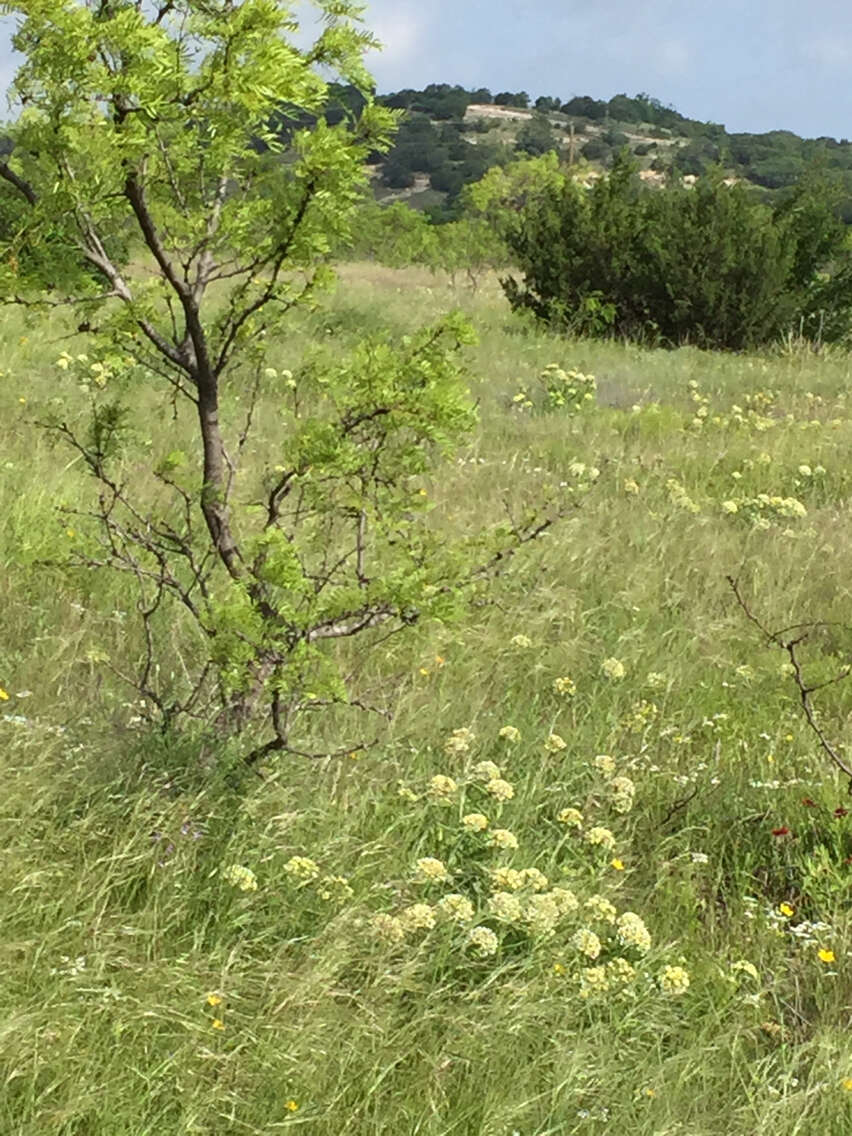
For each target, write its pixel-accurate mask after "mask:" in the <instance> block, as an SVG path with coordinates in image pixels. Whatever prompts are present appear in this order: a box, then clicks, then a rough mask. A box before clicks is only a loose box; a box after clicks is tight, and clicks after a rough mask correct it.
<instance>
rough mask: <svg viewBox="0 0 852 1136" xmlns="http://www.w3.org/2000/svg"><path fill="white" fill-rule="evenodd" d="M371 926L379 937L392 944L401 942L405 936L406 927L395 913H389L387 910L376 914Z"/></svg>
mask: <svg viewBox="0 0 852 1136" xmlns="http://www.w3.org/2000/svg"><path fill="white" fill-rule="evenodd" d="M370 926H371V927H372V930H373V933H374V934H375V935H376V937H377V938H379V939H381V940H382V942H384V943H388V944H389V945H391V946H394V945H396V944H397V943H401V942H402V941H403V939H404V938H405V927H404V926H403V924H402V921H401V920H400V919H398V918H397V916H395V915H388V914H386V913H385V912H382V913H381V914H379V915H374V916H373V918H372V919H371V920H370Z"/></svg>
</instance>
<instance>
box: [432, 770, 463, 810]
mask: <svg viewBox="0 0 852 1136" xmlns="http://www.w3.org/2000/svg"><path fill="white" fill-rule="evenodd" d="M457 789H458V785H457V784H456V783H455V781H454V780H453V779H452V777H447V776H446V775H445V774H444V773H436V774H435V776H434V777H433V778H432V779H431V780H430V781H429V798H430V800H433V801H438V802H441V803H447V804H449V803H450V798H451V797H452V796H453V794H454V793H455V792H456V790H457Z"/></svg>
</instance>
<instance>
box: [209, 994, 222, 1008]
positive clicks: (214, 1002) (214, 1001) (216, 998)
mask: <svg viewBox="0 0 852 1136" xmlns="http://www.w3.org/2000/svg"><path fill="white" fill-rule="evenodd" d="M207 1005H208V1006H221V1005H222V995H221V994H208V995H207Z"/></svg>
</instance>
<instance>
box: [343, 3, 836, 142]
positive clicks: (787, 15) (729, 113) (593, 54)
mask: <svg viewBox="0 0 852 1136" xmlns="http://www.w3.org/2000/svg"><path fill="white" fill-rule="evenodd" d="M362 2H364V3H365V4H366V9H367V12H366V20H367V23H368V25H369V26H371V27H372V28H373V29H374V30H375V32H376V33H377V34H378V35H379V37H380V38H381V39H382V41H383V42H384V44H385V50H384V52H383V53H382V54H381V55H378V56H376V57H375V58H373V59H372V60H371V65H372V69H373V72H374V74H375V75H376V78H377V80H378V83H379V89H380V90H393V89H397V88H399V87H402V86H411V87H420V86H423V85H425V84H426V83H429V82H449V83H461V84H462V85H463V86H466V87H479V86H485V87H490V88H491V89H492V90H493V91H497V90H527V91H529V92H530V94H532V95H538V94H547V95H559V96H560V97H562V98H565V99H567V98H569V97H570V96H571V95H573V94H590V95H593V96H594V97H596V98H610V97H611V96H612V95H614V94H618V93H619V92H621V91H625V92H626V93H627V94H631V95H632V94H635V93H636V92H637V91H647V92H648V93H649V94H651V95H654V96H656V97H657V98H659V99H661V100H662V101H663V102H665V103H672V104H674V106H676V107H677V109H678V110H680V111H681V112H682V113H684V114H687V115H689V116H690V117H693V118H699V119H709V120H711V121H713V122H722V123H724V124H725V125H726V126H727V127H728V129H729V130H750V131H763V130H774V129H788V130H794V131H796V133H797V134H802V135H805V136H808V137H815V136H819V135H823V134H825V135H833V136H834V137H838V138H840V137H849V138H852V3H850V0H810V2H807V0H806V2H804V3H803V2H802V0H712V2H709V3H708V2H701V3H699V2H696V0H582V2H578V0H362Z"/></svg>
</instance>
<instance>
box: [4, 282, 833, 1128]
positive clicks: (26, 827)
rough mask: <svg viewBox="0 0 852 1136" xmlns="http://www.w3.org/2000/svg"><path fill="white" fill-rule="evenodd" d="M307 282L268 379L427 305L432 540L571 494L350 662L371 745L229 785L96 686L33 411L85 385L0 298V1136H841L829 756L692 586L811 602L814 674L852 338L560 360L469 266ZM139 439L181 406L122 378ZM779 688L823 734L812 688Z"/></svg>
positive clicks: (56, 488) (563, 354)
mask: <svg viewBox="0 0 852 1136" xmlns="http://www.w3.org/2000/svg"><path fill="white" fill-rule="evenodd" d="M340 277H341V278H340V282H339V285H338V287H337V290H336V291H335V293H334V294H333V295H332V296H331V297H330V298H329V299H328V300H327V301H324V303H323V305H322V306H321V307H320V308H319V310H317V311H315V312H313V313H303V314H299V315H297V316H295V317H294V322H293V327H292V334H291V336H290V337H288V338H287V339H286V340H283V341H281V342H278V343H275V344H271V345H270V347H269V362H270V364H271V365H273V366H275V367H278V368H287V367H292V366H295V365H296V364H297V363H298V360H299V358H300V357H301V356H302V354H303V353H304V351H305V350H306V349H307V347H308V346H309V345H310V344H312V343H315V342H316V341H317V340H320V339H322V340H324V341H326V342H328V343H331V344H335V345H336V344H339V345H340V348H341V350H344V349H345V348H346V347H347V346H349V345H351V344H352V343H354V342H355V341H357V339H358V338H359V337H360V336H361V335H362V334H363V333H364V332H365V331H368V332H376V333H378V332H381V331H382V330H384V329H387V330H388V331H389V332H390V333H391V334H393V335H395V336H400V335H403V334H405V333H406V332H408V331H410V330H411V329H412V327H413V326H415V325H417V324H419V323H425V322H428V321H430V320H432V319H435V318H436V317H438V316H439V315H441V314H443V313H445V312H447V311H449V310H450V309H452V308H456V307H458V308H461V309H462V310H464V311H466V312H467V313H468V314H469V316H470V318H471V319H472V321H473V324H474V326H475V328H476V330H477V332H478V335H479V344H478V346H476V347H472V348H470V349H469V351H468V357H467V358H468V367H469V375H470V386H471V390H472V392H473V394H474V395H475V397H476V400H477V402H478V406H479V418H480V421H479V426H478V428H477V430H476V433H475V436H474V437H473V438H472V440H471V442H470V445H469V446H467V447H466V448H465V449H463V450H462V451H460V452H459V453H458V454H457V455H455V457H454V458H453V459H452V460H451V461H450V462H449V463H448V464H447V465H445V466H444V467H443V468H442V470H441V471H440V474H439V475H437V476H435V477H434V478H433V479H432V480H431V482H430V483H429V484H428V485H426V486H425V487H424V489H425V492H426V494H427V495H428V499H429V501H430V503H431V505H432V514H431V516H432V517H433V518H434V522H433V523H434V524H436V525H439V526H442V527H443V528H444V529H445V531H446V533H447V534H448V537H451V536H454V535H460V534H465V533H467V532H469V531H471V530H472V529H474V528H476V527H478V526H479V525H480V524H481V523H482V522H483V521H497V520H499V519H500V517H501V516H505V515H509V516H515V515H520V514H522V513H523V512H524V510H525V509H527V508H528V507H529V505H530V502H533V501H535V500H537V499H539V498H540V497H542V496H548V495H551V496H554V497H559V496H560V495H561V497H562V498H565V497H566V495H567V497H568V498H569V499H570V500H571V501H572V502H574V503H575V504H576V508H573V509H571V510H570V512H569V513H568V515H567V516H566V517H565V519H564V520H562V522H561V523H560V524H558V525H557V526H555V527H554V528H552V529H551V530H550V531H548V533H547V534H546V535H544V536H543V537H541V538H540V539H539V540H538V541H536V542H535V544H534V545H531V546H527V547H525V548H523V549H522V550H521V551H520V552H519V553H518V554H517V555H516V556H515V557H513V558H512V559H511V561H510V562H509V563H508V564H507V566H506V567H505V570H504V571H503V572H501V573H500V574H499V575H498V576H497V577H496V579H495V580H494V581H493V583H492V584H491V585H490V587H489V588H488V590H487V592H485V593H479V594H478V596H477V600H476V603H474V604H473V605H472V606H471V607H470V609H469V610H468V611H467V613H466V614H465V616H464V618H463V619H462V620H460V621H459V622H456V623H451V624H439V623H432V624H429V625H418V626H416V627H414V628H412V629H410V631H409V632H408V633H407V635H405V636H400V637H398V638H396V639H394V640H391V641H389V642H388V643H387V644H385V645H383V646H380V647H377V648H375V649H374V650H373V651H372V653H371V654H370V655H369V656H368V658H367V660H366V667H367V672H368V674H367V680H368V683H369V685H370V689H371V691H372V695H373V697H374V698H376V699H381V700H384V701H385V702H386V703H387V704H388V705H389V706H392V707H393V711H394V713H393V718H392V720H391V721H390V722H389V723H388V724H387V726H386V727H382V729H381V737H380V738H379V740H378V742H377V744H375V745H373V746H370V747H368V748H364V749H361V750H356V751H353V752H352V753H351V754H350V755H348V756H347V757H344V758H341V759H333V760H328V761H322V762H310V761H300V760H299V759H298V758H295V757H293V756H287V757H281V758H278V759H276V760H275V761H271V762H270V763H269V764H268V767H267V768H266V770H265V776H264V778H263V779H261V778H253V779H250V783H249V784H248V785H246V784H243V785H241V786H240V787H239V790H237V789H235V788H234V787H233V785H232V784H231V783H229V782H228V780H227V779H223V778H221V777H217V776H216V774H215V770H211V769H209V768H202V766H201V762H200V761H199V755H198V752H197V746H194V745H192V744H188V743H183V742H181V741H180V739H172V740H163V739H162V738H160V737H159V736H157V735H154V734H152V733H151V732H150V731H148V730H147V729H145V728H144V723H142V721H141V719H140V715H139V707H138V705H137V701H136V700H137V699H138V696H137V695H135V694H134V693H133V692H132V691H129V690H128V689H126V688H125V687H123V686H122V685H121V683H120V682H119V681H118V680H117V679H116V677H115V674H114V672H113V670H112V665H113V664H114V663H116V662H117V661H120V660H124V659H127V658H129V657H132V656H133V654H134V652H138V650H139V649H140V645H139V638H138V630H137V629H136V627H135V623H134V618H133V616H134V613H133V610H132V603H131V602H130V601H129V599H128V592H127V590H126V588H125V586H124V583H123V581H121V580H115V579H112V578H110V577H108V576H93V575H87V574H81V573H79V572H76V573H69V572H67V571H65V570H63V569H61V568H59V567H57V566H56V565H55V564H54V563H52V562H54V561H56V560H57V559H58V558H60V557H61V556H62V554H63V552H64V551H67V549H68V547H69V546H70V544H71V543H72V542H73V541H74V539H75V533H74V530H73V527H72V526H71V525H70V524H69V521H68V518H67V516H63V515H62V514H61V513H60V512H58V511H57V506H58V505H62V504H79V503H81V502H84V501H86V500H88V499H90V496H91V494H92V493H93V492H94V489H93V486H92V485H91V484H90V482H89V481H88V480H87V479H86V477H85V475H84V473H83V471H82V470H81V468H80V464H81V463H80V462H79V461H76V460H75V459H74V455H73V454H72V453H70V452H69V451H68V450H67V449H64V448H63V447H61V446H59V445H57V444H56V442H55V441H53V440H52V439H51V438H50V437H49V436H48V435H47V434H46V432H45V431H44V430H43V429H41V428H40V427H39V425H38V422H39V420H40V419H41V418H43V416H44V414H45V413H46V408H49V407H50V406H51V405H54V406H55V405H57V403H56V401H55V400H61V401H60V403H59V405H61V406H62V409H63V412H64V413H67V414H69V415H73V414H74V413H75V408H76V409H79V408H82V407H83V406H84V405H85V401H86V398H87V393H86V391H85V390H83V389H80V387H79V385H78V384H77V383H76V382H75V381H73V380H72V379H71V378H70V377H69V374H68V372H67V371H65V370H63V368H62V367H58V366H57V364H56V360H57V358H59V357H60V355H61V353H62V352H64V351H67V352H71V353H77V352H85V350H86V344H85V337H83V336H71V335H70V334H69V328H68V326H66V325H65V324H64V323H63V322H62V321H61V320H60V319H59V318H57V319H56V320H54V321H52V322H51V323H50V324H45V323H39V322H36V321H27V320H26V319H25V317H24V316H23V315H22V313H21V312H20V311H19V310H8V309H7V310H6V311H5V312H4V313H3V315H2V318H0V343H2V352H0V359H2V377H0V501H2V510H0V556H2V562H3V564H4V565H5V570H4V571H3V573H2V575H0V699H1V700H2V701H0V762H2V786H3V800H2V806H0V817H2V820H1V821H0V826H2V841H0V848H2V851H0V862H2V881H3V887H2V891H0V926H2V929H3V933H2V943H0V959H1V960H2V966H0V974H1V975H2V977H0V1078H2V1085H3V1090H2V1093H0V1133H2V1134H3V1136H6V1134H8V1136H47V1134H57V1136H60V1134H61V1136H154V1134H158V1136H172V1134H175V1136H177V1134H179V1133H180V1134H183V1133H187V1134H188V1133H207V1134H211V1136H224V1134H239V1133H277V1132H286V1131H290V1130H292V1131H294V1132H296V1131H298V1132H303V1133H305V1134H306V1136H308V1134H309V1136H379V1134H394V1136H397V1134H399V1136H408V1134H412V1136H413V1134H417V1136H557V1134H558V1136H563V1134H564V1136H568V1134H573V1133H577V1134H583V1136H586V1134H588V1136H594V1134H598V1133H604V1132H607V1133H613V1134H615V1136H628V1134H629V1136H763V1134H766V1136H769V1134H772V1136H792V1134H794V1133H796V1134H816V1133H819V1134H820V1136H833V1134H837V1136H840V1134H842V1133H846V1132H849V1131H850V1129H852V1035H850V1029H849V1026H850V1013H852V971H850V966H849V958H848V943H849V941H850V940H849V899H850V894H852V889H850V881H852V805H850V802H849V796H848V793H847V788H848V785H847V779H846V778H844V777H843V776H842V775H841V774H839V773H838V772H837V771H836V769H835V768H834V767H833V766H832V764H831V762H830V761H829V760H828V757H827V755H826V754H825V753H824V752H823V751H822V749H821V748H820V746H819V744H818V740H817V738H816V737H815V735H814V733H813V731H812V730H811V729H810V727H809V725H808V723H807V722H806V721H805V719H804V717H803V715H802V712H801V707H800V704H799V693H798V690H797V688H796V685H795V683H794V681H793V677H792V676H791V674H790V670H791V666H790V662H789V659H788V657H787V655H786V654H785V653H784V652H783V651H781V650H779V649H778V648H777V647H775V646H773V645H772V644H769V643H767V642H766V641H765V639H764V638H763V637H762V636H761V634H760V632H759V631H758V629H757V628H756V627H755V626H754V625H753V624H752V623H750V622H749V620H748V618H747V617H746V614H745V612H744V611H743V610H742V608H741V606H740V605H739V604H738V603H737V601H736V598H735V596H734V595H733V593H732V591H731V588H730V585H729V583H728V582H727V579H726V577H728V576H729V575H730V576H734V577H735V578H737V579H738V581H739V586H740V588H741V591H742V595H743V596H744V597H745V598H746V600H747V603H748V605H749V608H750V610H751V611H752V612H753V613H754V614H755V615H756V616H757V617H758V618H759V619H760V620H761V621H762V622H763V623H764V624H765V625H766V626H767V627H770V628H773V629H776V628H784V627H789V626H790V625H794V624H805V623H808V624H813V625H814V626H813V627H810V628H809V635H808V638H807V640H806V641H805V642H803V643H802V644H801V646H800V648H799V651H800V656H801V659H802V661H803V665H804V673H805V674H806V676H807V681H808V683H809V684H812V685H816V684H819V683H822V682H830V680H832V679H833V678H834V677H835V676H838V675H839V674H840V673H841V672H842V668H843V666H844V664H845V663H846V661H847V660H848V658H849V654H850V640H852V633H850V627H849V623H850V621H849V614H848V612H849V602H850V576H849V559H850V549H852V511H850V506H849V501H850V493H852V466H850V463H849V458H848V455H849V453H850V447H852V417H850V415H852V407H851V406H850V396H849V393H848V392H849V390H850V376H852V357H850V356H849V355H847V354H846V353H843V352H840V351H826V352H824V353H823V354H819V355H816V354H814V353H812V352H811V351H809V350H808V349H807V348H806V347H805V346H803V345H801V344H799V343H797V342H795V341H792V340H791V341H788V342H787V343H784V344H779V345H778V347H777V349H776V350H774V351H772V352H769V353H767V354H765V355H763V356H746V355H735V354H727V355H722V354H710V353H704V352H700V351H698V350H695V349H691V348H681V349H679V350H676V351H653V350H646V349H643V348H641V347H638V346H631V345H624V344H619V343H600V342H599V343H590V342H579V341H570V340H565V339H560V338H557V337H555V336H552V335H550V334H548V333H547V332H545V331H542V330H540V329H536V328H535V327H532V326H530V325H528V324H525V323H523V322H522V321H520V320H519V319H517V318H515V317H512V316H511V315H510V313H509V311H508V306H507V305H506V303H505V301H504V299H503V297H502V293H501V292H500V289H499V285H498V284H497V282H496V280H494V279H487V280H485V281H484V282H483V283H482V286H481V287H480V288H479V289H478V290H477V291H476V292H475V293H473V292H471V291H470V290H469V289H466V288H463V287H461V286H459V287H458V288H453V287H451V286H450V284H449V282H448V281H447V280H445V279H443V278H441V277H440V276H434V275H432V274H430V273H428V272H426V271H425V270H423V271H421V270H417V269H400V270H392V269H387V268H382V267H379V266H376V265H348V266H343V268H342V269H341V273H340ZM548 367H550V368H551V370H550V371H549V372H548V371H547V370H546V369H547V368H548ZM554 367H556V368H559V369H560V372H561V376H562V377H560V379H559V381H560V382H562V383H563V384H564V385H565V386H566V387H568V386H572V385H573V388H575V389H576V390H578V391H579V392H580V395H579V396H578V397H577V399H576V404H575V403H574V402H572V401H571V400H570V399H569V404H568V405H563V406H559V405H552V404H551V401H552V400H550V399H549V397H548V392H547V389H546V386H547V382H548V380H547V379H545V380H543V379H542V374H543V373H545V374H549V375H550V376H551V379H550V382H551V386H552V382H553V375H554ZM591 376H593V377H594V380H595V381H594V383H592V382H591V380H590V378H589V377H591ZM582 393H589V394H590V395H591V397H589V398H588V399H583V398H582ZM51 400H54V401H53V402H52V401H51ZM557 401H558V400H557ZM260 411H261V413H260V416H259V417H260V419H261V421H262V423H263V426H262V430H261V441H263V440H267V441H268V440H269V439H271V438H273V437H274V431H275V406H274V405H272V404H270V405H268V406H266V407H261V408H260ZM136 425H137V438H136V442H135V447H136V448H135V452H134V455H133V457H132V461H131V464H130V465H129V467H128V471H127V474H128V476H129V477H131V478H135V479H137V481H138V483H139V484H141V485H142V486H143V487H144V485H145V469H146V468H147V466H146V462H147V463H148V464H150V458H151V457H152V456H156V455H158V454H160V453H161V452H167V451H169V450H172V449H174V448H175V444H176V443H175V441H174V437H175V434H176V433H178V434H179V432H180V430H181V429H182V426H181V424H180V423H177V424H174V423H172V422H171V420H170V416H169V414H168V413H164V412H162V411H161V410H160V409H159V406H158V404H155V402H154V400H153V398H152V397H151V395H150V392H140V394H139V398H138V416H137V423H136ZM253 460H254V461H257V462H258V463H260V462H261V461H263V460H265V459H264V457H263V452H262V446H260V444H258V449H257V451H256V452H255V451H250V452H248V453H247V455H246V462H247V465H248V467H249V469H250V468H251V462H252V461H253ZM178 634H179V631H176V635H178ZM179 653H180V649H179V645H177V644H176V648H175V657H176V658H178V657H179ZM850 681H852V680H850ZM813 703H814V706H815V708H816V712H817V713H818V715H819V720H820V722H821V723H822V725H823V726H824V729H825V731H826V735H827V736H828V737H829V738H830V739H832V741H833V742H834V743H836V744H837V745H838V747H839V748H840V751H841V752H843V746H844V742H845V741H846V740H847V738H848V732H849V707H850V705H851V704H850V688H849V686H848V685H846V684H845V683H844V682H843V681H839V682H836V683H831V684H830V685H827V686H826V687H825V688H824V689H822V690H820V691H818V692H816V693H815V694H814V696H813Z"/></svg>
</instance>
